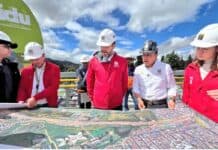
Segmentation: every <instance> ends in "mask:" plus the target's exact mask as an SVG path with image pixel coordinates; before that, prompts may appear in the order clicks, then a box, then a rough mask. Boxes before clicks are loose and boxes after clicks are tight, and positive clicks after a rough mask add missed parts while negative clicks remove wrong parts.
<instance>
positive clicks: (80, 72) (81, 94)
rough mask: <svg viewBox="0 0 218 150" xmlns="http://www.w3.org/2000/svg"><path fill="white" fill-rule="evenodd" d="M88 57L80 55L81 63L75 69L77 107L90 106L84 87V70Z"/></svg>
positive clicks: (86, 66)
mask: <svg viewBox="0 0 218 150" xmlns="http://www.w3.org/2000/svg"><path fill="white" fill-rule="evenodd" d="M89 59H90V58H89V56H82V57H81V58H80V63H81V65H80V66H79V68H78V69H77V70H76V75H77V78H78V83H77V92H78V104H79V108H91V102H90V99H89V97H88V95H87V88H86V72H87V69H88V63H89Z"/></svg>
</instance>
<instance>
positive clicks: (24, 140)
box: [0, 103, 218, 149]
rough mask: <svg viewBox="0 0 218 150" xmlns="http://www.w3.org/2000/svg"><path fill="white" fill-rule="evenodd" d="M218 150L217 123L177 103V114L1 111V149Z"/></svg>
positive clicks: (162, 111)
mask: <svg viewBox="0 0 218 150" xmlns="http://www.w3.org/2000/svg"><path fill="white" fill-rule="evenodd" d="M3 145H4V146H9V145H10V146H16V147H29V148H46V149H59V148H61V149H62V148H79V149H80V148H85V149H88V148H91V149H94V148H110V149H114V148H116V149H117V148H118V149H129V148H131V149H132V148H134V149H136V148H137V149H139V148H155V149H156V148H158V149H159V148H161V149H163V148H179V149H183V148H201V149H202V148H207V149H208V148H218V126H217V124H216V123H214V122H212V121H210V120H208V119H207V118H205V117H203V116H201V115H199V114H198V113H196V112H194V111H192V110H190V109H189V108H187V107H186V106H184V105H183V104H182V103H178V104H177V107H176V109H175V110H169V109H147V110H143V111H134V110H131V111H128V112H120V111H104V110H96V109H91V110H87V109H85V110H80V109H72V108H64V107H63V108H57V109H55V108H40V109H33V110H26V109H23V110H22V109H20V110H0V147H1V146H3Z"/></svg>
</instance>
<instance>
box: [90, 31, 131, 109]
mask: <svg viewBox="0 0 218 150" xmlns="http://www.w3.org/2000/svg"><path fill="white" fill-rule="evenodd" d="M96 44H97V46H99V47H100V51H99V52H97V53H95V55H94V57H93V58H92V59H91V60H90V62H89V67H88V71H87V80H86V81H87V91H88V95H89V97H90V99H91V102H92V105H93V107H94V108H97V109H113V110H122V100H123V98H124V96H125V93H126V91H127V80H128V72H127V61H126V59H125V58H123V57H121V56H119V55H118V54H117V53H116V52H115V51H114V48H115V45H116V35H115V33H114V32H113V31H112V30H111V29H104V30H102V31H101V33H100V35H99V38H98V41H97V43H96Z"/></svg>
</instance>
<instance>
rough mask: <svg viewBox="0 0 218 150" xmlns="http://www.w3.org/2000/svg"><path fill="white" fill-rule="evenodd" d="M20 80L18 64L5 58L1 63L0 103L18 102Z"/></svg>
mask: <svg viewBox="0 0 218 150" xmlns="http://www.w3.org/2000/svg"><path fill="white" fill-rule="evenodd" d="M5 68H7V69H5ZM5 70H7V71H5ZM19 81H20V72H19V69H18V64H17V63H15V62H11V61H10V60H8V59H3V61H2V62H1V63H0V103H6V102H7V103H10V102H11V103H14V102H16V97H17V90H18V84H19ZM8 87H10V88H8ZM9 89H10V90H9Z"/></svg>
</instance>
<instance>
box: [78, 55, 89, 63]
mask: <svg viewBox="0 0 218 150" xmlns="http://www.w3.org/2000/svg"><path fill="white" fill-rule="evenodd" d="M80 62H81V63H88V62H89V56H82V57H81V58H80Z"/></svg>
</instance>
